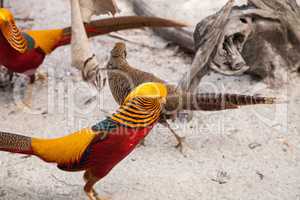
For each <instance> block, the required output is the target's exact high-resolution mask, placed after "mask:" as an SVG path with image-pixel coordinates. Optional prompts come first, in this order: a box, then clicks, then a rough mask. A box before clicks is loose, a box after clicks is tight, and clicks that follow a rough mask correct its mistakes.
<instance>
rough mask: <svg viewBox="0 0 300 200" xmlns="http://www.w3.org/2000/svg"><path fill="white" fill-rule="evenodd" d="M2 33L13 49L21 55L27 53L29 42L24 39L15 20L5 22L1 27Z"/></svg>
mask: <svg viewBox="0 0 300 200" xmlns="http://www.w3.org/2000/svg"><path fill="white" fill-rule="evenodd" d="M1 32H2V34H3V36H4V37H5V39H6V40H7V42H8V43H9V44H10V46H11V47H12V48H13V49H15V50H16V51H18V52H20V53H25V52H26V51H27V49H28V43H27V40H26V39H25V38H24V37H23V35H22V33H21V31H20V30H19V29H18V27H17V26H16V23H15V21H14V20H10V21H7V22H5V23H4V24H3V25H2V26H1Z"/></svg>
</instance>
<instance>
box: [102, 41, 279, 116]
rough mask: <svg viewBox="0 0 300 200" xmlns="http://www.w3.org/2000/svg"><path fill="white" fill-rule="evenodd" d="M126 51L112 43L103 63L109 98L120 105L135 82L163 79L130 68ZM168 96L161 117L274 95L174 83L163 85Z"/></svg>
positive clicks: (265, 101) (261, 101) (271, 100)
mask: <svg viewBox="0 0 300 200" xmlns="http://www.w3.org/2000/svg"><path fill="white" fill-rule="evenodd" d="M126 56H127V52H126V46H125V44H124V43H121V42H119V43H116V45H115V47H114V48H113V50H112V51H111V58H110V60H109V62H108V64H107V68H108V72H107V74H108V82H109V86H110V89H111V92H112V95H113V97H114V98H115V100H116V101H117V103H118V104H122V102H123V101H124V99H125V97H126V96H127V95H128V93H130V92H131V90H132V89H134V88H135V87H136V86H137V85H139V84H141V83H145V82H160V83H165V81H164V80H162V79H160V78H158V77H156V76H154V75H153V74H151V73H148V72H144V71H141V70H138V69H136V68H133V67H131V66H130V65H129V64H128V62H127V60H126ZM166 85H167V88H168V97H167V103H166V106H165V108H166V110H165V112H164V113H163V116H164V118H165V117H166V118H169V117H171V116H174V113H176V112H178V111H180V110H207V111H215V110H224V109H233V108H238V107H239V106H242V105H252V104H272V103H274V98H268V97H258V96H251V95H240V94H215V93H195V94H193V93H189V92H185V91H181V90H180V89H178V88H176V86H174V85H170V84H166Z"/></svg>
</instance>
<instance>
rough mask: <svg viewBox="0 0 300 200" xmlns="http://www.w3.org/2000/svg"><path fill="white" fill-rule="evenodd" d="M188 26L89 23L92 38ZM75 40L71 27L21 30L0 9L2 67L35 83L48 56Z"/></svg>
mask: <svg viewBox="0 0 300 200" xmlns="http://www.w3.org/2000/svg"><path fill="white" fill-rule="evenodd" d="M182 26H185V24H183V23H180V22H175V21H172V20H166V19H162V18H154V17H141V16H129V17H114V18H108V19H102V20H95V21H92V22H90V23H88V24H85V28H86V31H87V34H88V37H93V36H97V35H103V34H107V33H110V32H113V31H118V30H125V29H131V28H141V27H182ZM70 40H71V28H70V27H67V28H63V29H51V30H29V31H24V32H23V31H21V30H19V29H18V28H17V26H16V24H15V21H14V17H13V15H12V13H11V12H10V11H9V10H8V9H5V8H0V65H3V66H5V67H6V68H7V69H8V70H9V71H11V72H17V73H24V74H26V75H28V76H29V77H30V80H31V83H32V82H34V79H35V72H36V69H37V68H38V67H39V66H40V65H41V64H42V63H43V61H44V58H45V56H46V55H48V54H50V53H51V52H52V51H53V50H55V49H56V48H57V47H60V46H63V45H67V44H69V43H70Z"/></svg>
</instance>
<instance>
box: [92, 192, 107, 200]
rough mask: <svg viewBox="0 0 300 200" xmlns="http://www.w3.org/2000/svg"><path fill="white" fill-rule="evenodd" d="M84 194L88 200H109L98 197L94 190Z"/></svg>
mask: <svg viewBox="0 0 300 200" xmlns="http://www.w3.org/2000/svg"><path fill="white" fill-rule="evenodd" d="M86 194H87V196H88V198H89V200H109V199H108V198H103V197H99V195H98V194H97V192H96V191H95V190H92V191H91V192H88V193H86Z"/></svg>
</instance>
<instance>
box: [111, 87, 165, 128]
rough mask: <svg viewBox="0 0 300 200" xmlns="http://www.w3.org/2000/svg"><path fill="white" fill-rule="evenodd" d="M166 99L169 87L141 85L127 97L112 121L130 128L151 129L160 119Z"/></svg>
mask: <svg viewBox="0 0 300 200" xmlns="http://www.w3.org/2000/svg"><path fill="white" fill-rule="evenodd" d="M166 97H167V87H166V86H165V85H164V84H162V83H153V82H149V83H144V84H141V85H139V86H138V87H136V88H135V89H134V90H133V91H132V92H131V93H130V94H129V95H128V96H127V98H126V99H125V101H124V103H123V104H122V106H121V107H120V108H119V109H118V111H117V112H116V113H115V114H113V115H112V117H111V119H112V120H114V121H116V122H118V123H120V124H122V125H125V126H128V127H130V128H145V127H149V126H151V125H153V124H154V123H155V122H157V121H158V119H159V118H160V114H161V110H162V104H164V103H165V102H166Z"/></svg>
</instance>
